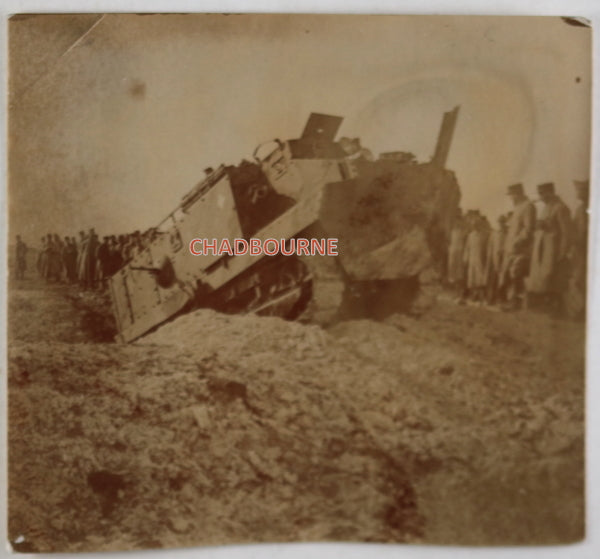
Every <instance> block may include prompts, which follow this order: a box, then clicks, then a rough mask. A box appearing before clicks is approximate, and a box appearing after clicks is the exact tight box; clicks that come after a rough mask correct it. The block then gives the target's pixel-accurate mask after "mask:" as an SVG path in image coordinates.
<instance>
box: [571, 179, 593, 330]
mask: <svg viewBox="0 0 600 559" xmlns="http://www.w3.org/2000/svg"><path fill="white" fill-rule="evenodd" d="M573 182H574V184H575V191H576V194H577V199H578V200H579V205H578V206H577V208H575V213H574V215H573V244H572V247H571V277H570V279H569V289H568V292H567V299H566V303H567V313H568V315H569V316H570V317H572V318H580V317H583V316H585V304H586V279H587V245H588V206H589V196H590V183H589V181H573Z"/></svg>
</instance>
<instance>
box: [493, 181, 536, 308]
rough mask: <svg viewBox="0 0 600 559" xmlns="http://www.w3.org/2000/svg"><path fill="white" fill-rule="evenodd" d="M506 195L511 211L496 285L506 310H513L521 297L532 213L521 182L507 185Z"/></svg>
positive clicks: (527, 266) (531, 206)
mask: <svg viewBox="0 0 600 559" xmlns="http://www.w3.org/2000/svg"><path fill="white" fill-rule="evenodd" d="M507 194H508V195H509V196H510V197H511V199H512V202H513V211H512V215H511V216H510V219H509V220H508V224H507V230H506V241H505V246H504V261H503V263H502V272H501V273H500V286H501V287H505V288H506V297H507V306H506V309H507V310H516V309H518V308H519V305H520V304H521V303H522V302H523V298H524V296H525V278H526V277H527V275H528V273H529V260H530V258H531V246H532V241H533V231H534V228H535V214H536V212H535V206H534V205H533V202H532V201H531V200H530V199H529V198H528V197H527V196H526V195H525V192H524V191H523V185H522V184H521V183H518V184H512V185H510V186H509V187H508V190H507Z"/></svg>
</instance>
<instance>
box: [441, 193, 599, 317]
mask: <svg viewBox="0 0 600 559" xmlns="http://www.w3.org/2000/svg"><path fill="white" fill-rule="evenodd" d="M575 188H576V193H577V198H578V202H579V203H578V206H577V208H576V210H575V212H574V214H573V216H571V211H570V210H569V208H568V206H567V205H566V204H565V203H564V202H563V200H562V199H561V198H560V197H559V196H558V195H557V194H556V191H555V187H554V184H553V183H543V184H540V185H538V187H537V192H538V195H539V199H540V201H541V202H542V204H543V206H542V209H541V211H540V212H539V215H538V212H537V209H536V206H535V204H534V202H533V201H532V200H531V199H530V198H529V197H528V196H527V195H526V194H525V191H524V189H523V185H522V184H520V183H519V184H513V185H511V186H509V187H508V192H507V194H508V195H509V196H510V197H511V199H512V203H513V209H512V211H511V212H509V213H508V214H506V215H502V216H500V217H499V218H498V227H497V228H495V229H494V228H492V227H491V225H490V223H489V221H488V219H487V218H486V217H485V216H484V215H482V214H481V212H480V211H479V210H469V211H467V212H466V214H465V215H463V214H462V212H460V211H459V213H458V215H457V217H456V219H455V222H454V225H453V228H452V231H451V235H450V244H449V250H448V269H447V270H448V276H447V279H448V283H449V284H450V286H452V288H453V289H454V292H455V295H456V297H457V300H458V301H459V302H468V301H472V302H475V303H478V304H488V305H500V306H501V307H502V308H503V309H504V310H515V309H518V308H522V307H527V306H530V305H531V304H532V302H533V301H534V300H536V301H535V304H539V305H540V306H542V307H545V308H547V309H548V310H550V311H551V312H554V313H556V314H563V313H564V312H569V313H570V314H581V313H582V312H583V309H584V307H585V279H586V259H587V229H588V221H587V219H588V198H589V182H587V181H575Z"/></svg>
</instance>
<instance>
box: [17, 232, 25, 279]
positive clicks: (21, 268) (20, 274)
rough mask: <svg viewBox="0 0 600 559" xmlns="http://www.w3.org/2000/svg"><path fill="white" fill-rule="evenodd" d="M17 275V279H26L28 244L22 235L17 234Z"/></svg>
mask: <svg viewBox="0 0 600 559" xmlns="http://www.w3.org/2000/svg"><path fill="white" fill-rule="evenodd" d="M15 252H16V261H17V269H16V277H17V279H25V270H26V269H27V245H26V244H25V243H24V242H23V241H22V240H21V235H17V244H16V249H15Z"/></svg>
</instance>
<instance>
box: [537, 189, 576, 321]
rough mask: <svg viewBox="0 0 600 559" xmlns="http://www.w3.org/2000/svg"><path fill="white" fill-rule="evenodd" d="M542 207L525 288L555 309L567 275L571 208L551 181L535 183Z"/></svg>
mask: <svg viewBox="0 0 600 559" xmlns="http://www.w3.org/2000/svg"><path fill="white" fill-rule="evenodd" d="M537 190H538V193H539V195H540V198H541V200H542V202H543V203H544V208H543V209H542V214H541V216H540V220H539V222H538V228H537V231H536V239H535V245H534V250H533V256H532V261H531V273H530V275H529V278H528V279H527V290H528V291H529V292H531V293H537V294H540V295H543V296H544V298H545V300H546V301H545V302H546V304H547V305H548V308H549V309H550V310H551V311H552V312H555V313H560V312H561V311H562V310H564V309H563V303H564V300H563V298H564V294H565V291H566V288H567V282H568V279H569V262H568V255H569V250H570V246H571V236H572V233H571V212H570V211H569V208H568V207H567V205H566V204H565V203H564V202H563V201H562V200H561V199H560V197H559V196H558V195H557V194H556V192H555V190H554V184H553V183H551V182H546V183H543V184H540V185H538V187H537Z"/></svg>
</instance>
